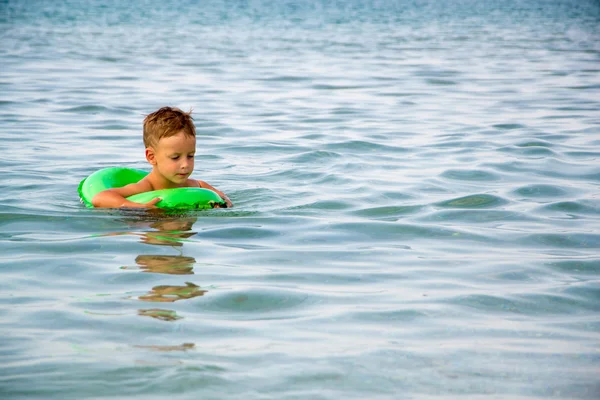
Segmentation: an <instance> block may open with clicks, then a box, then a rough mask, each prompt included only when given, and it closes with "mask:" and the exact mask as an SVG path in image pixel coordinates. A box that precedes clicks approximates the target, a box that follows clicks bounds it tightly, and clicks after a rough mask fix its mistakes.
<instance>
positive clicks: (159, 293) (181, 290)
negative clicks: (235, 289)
mask: <svg viewBox="0 0 600 400" xmlns="http://www.w3.org/2000/svg"><path fill="white" fill-rule="evenodd" d="M206 292H207V291H206V290H204V289H200V286H198V285H194V284H193V283H191V282H186V283H185V286H171V285H161V286H155V287H153V288H152V290H151V291H150V292H149V293H148V294H145V295H143V296H140V297H139V299H140V300H143V301H156V302H165V303H173V302H175V301H178V300H186V299H192V298H194V297H198V296H202V295H204V293H206Z"/></svg>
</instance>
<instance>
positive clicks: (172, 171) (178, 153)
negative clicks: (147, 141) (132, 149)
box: [146, 131, 196, 185]
mask: <svg viewBox="0 0 600 400" xmlns="http://www.w3.org/2000/svg"><path fill="white" fill-rule="evenodd" d="M195 153H196V138H195V137H193V136H188V135H186V134H185V133H184V132H183V131H181V132H179V133H178V134H176V135H174V136H171V137H166V138H162V139H160V140H159V141H158V143H157V144H156V146H153V147H148V148H147V149H146V159H147V160H148V162H149V163H150V164H151V165H152V166H153V167H154V169H156V171H157V172H158V173H159V174H160V175H162V176H163V177H164V178H165V179H167V180H168V181H170V182H172V183H174V184H177V185H183V184H185V183H186V182H187V179H188V178H189V177H190V175H191V174H192V172H193V171H194V154H195Z"/></svg>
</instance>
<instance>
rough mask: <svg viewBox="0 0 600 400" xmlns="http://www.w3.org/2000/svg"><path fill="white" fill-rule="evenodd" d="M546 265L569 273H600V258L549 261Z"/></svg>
mask: <svg viewBox="0 0 600 400" xmlns="http://www.w3.org/2000/svg"><path fill="white" fill-rule="evenodd" d="M545 265H547V266H549V267H550V268H553V269H556V270H558V271H563V272H567V273H569V274H585V275H600V259H591V260H561V261H552V262H548V263H546V264H545Z"/></svg>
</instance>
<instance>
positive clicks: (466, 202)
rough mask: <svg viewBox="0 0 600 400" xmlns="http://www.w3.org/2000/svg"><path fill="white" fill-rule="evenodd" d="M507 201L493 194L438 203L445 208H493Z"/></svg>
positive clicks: (437, 204)
mask: <svg viewBox="0 0 600 400" xmlns="http://www.w3.org/2000/svg"><path fill="white" fill-rule="evenodd" d="M506 203H507V201H506V200H504V199H503V198H501V197H498V196H494V195H492V194H472V195H469V196H464V197H458V198H456V199H451V200H446V201H442V202H439V203H436V206H438V207H443V208H491V207H499V206H501V205H504V204H506Z"/></svg>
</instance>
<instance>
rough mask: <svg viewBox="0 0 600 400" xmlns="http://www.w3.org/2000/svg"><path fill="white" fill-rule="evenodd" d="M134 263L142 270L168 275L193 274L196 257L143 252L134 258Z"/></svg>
mask: <svg viewBox="0 0 600 400" xmlns="http://www.w3.org/2000/svg"><path fill="white" fill-rule="evenodd" d="M135 263H136V264H137V265H138V266H139V267H140V269H141V270H142V271H143V272H154V273H156V274H170V275H193V274H194V264H195V263H196V259H195V258H194V257H184V256H162V255H153V254H143V255H139V256H137V257H136V258H135ZM122 269H129V267H122Z"/></svg>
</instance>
